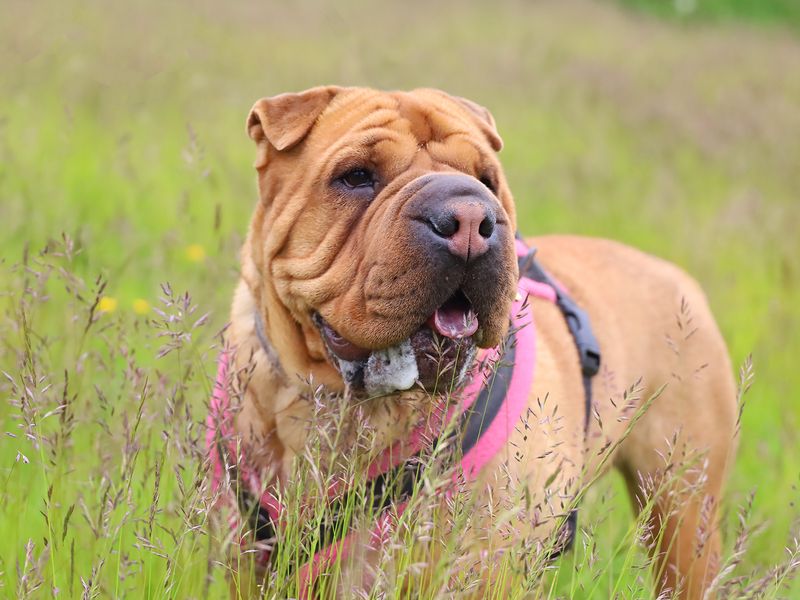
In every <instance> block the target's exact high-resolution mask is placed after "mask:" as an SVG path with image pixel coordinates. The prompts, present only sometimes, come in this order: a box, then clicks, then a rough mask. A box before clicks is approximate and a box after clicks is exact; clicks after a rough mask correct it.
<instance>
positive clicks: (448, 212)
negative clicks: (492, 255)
mask: <svg viewBox="0 0 800 600" xmlns="http://www.w3.org/2000/svg"><path fill="white" fill-rule="evenodd" d="M496 223H497V218H496V216H495V214H494V211H492V210H491V209H490V208H489V207H487V206H486V205H485V204H484V203H482V202H471V201H468V200H457V199H454V200H451V201H450V202H447V203H445V204H444V205H443V206H442V207H441V208H440V209H439V210H438V211H437V212H434V213H433V214H431V215H429V216H428V226H429V227H430V228H431V230H432V231H433V233H435V234H436V235H437V236H439V237H440V238H443V239H444V240H447V247H448V249H449V251H450V253H451V254H453V255H455V256H457V257H459V258H462V259H464V260H471V259H474V258H477V257H479V256H481V255H483V254H485V253H486V251H487V250H488V249H489V239H490V238H491V237H492V234H493V233H494V227H495V224H496Z"/></svg>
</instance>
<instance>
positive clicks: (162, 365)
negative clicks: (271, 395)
mask: <svg viewBox="0 0 800 600" xmlns="http://www.w3.org/2000/svg"><path fill="white" fill-rule="evenodd" d="M666 4H669V3H666ZM701 6H702V7H708V8H703V9H702V10H709V11H710V10H712V8H711V7H713V6H716V5H715V4H713V3H703V2H700V3H698V7H701ZM730 6H733V4H731V5H730ZM738 6H742V7H744V6H745V4H741V5H738ZM748 6H749V5H748ZM752 6H755V4H753V5H752ZM764 6H766V5H764ZM764 6H762V5H761V4H759V7H760V8H759V11H761V14H766V12H767V11H768V10H771V9H767V8H765V7H764ZM770 6H774V7H777V6H781V5H780V4H779V3H772V4H770ZM785 6H786V15H788V17H787V18H788V19H789V21H790V22H791V20H792V19H796V18H797V16H796V15H797V13H796V11H795V12H792V11H793V10H794V9H793V8H791V7H792V6H794V5H793V4H789V3H788V2H787V3H786V5H785ZM774 10H775V11H777V9H774ZM700 11H701V9H700V8H698V12H700ZM744 14H746V13H744ZM775 14H777V12H776V13H775ZM792 15H794V16H792ZM748 19H750V17H747V18H745V19H744V20H743V21H740V22H739V24H738V25H736V27H735V28H732V27H729V26H728V25H727V24H725V23H722V24H719V25H716V26H714V27H710V26H709V27H703V28H691V29H687V28H682V27H678V26H676V25H674V24H671V23H670V22H665V23H660V22H657V21H653V20H644V19H641V18H639V17H636V16H631V15H630V14H629V13H626V12H622V11H621V10H619V9H618V8H616V7H615V6H613V5H610V4H585V3H577V2H569V3H559V4H557V5H556V4H553V5H542V4H539V3H524V2H509V3H503V4H501V5H497V6H492V7H491V8H490V7H489V6H488V5H482V4H478V3H475V4H461V3H459V4H456V3H446V4H441V5H438V4H437V5H432V4H430V3H429V4H427V5H419V6H417V5H413V6H412V7H411V8H408V7H400V6H399V5H398V6H393V5H386V6H383V7H380V8H378V7H375V6H374V5H370V7H369V9H365V8H364V7H361V8H359V7H356V5H355V3H352V4H351V3H345V4H337V5H336V7H333V6H325V5H323V4H322V3H318V2H316V1H312V2H308V3H303V4H301V5H298V6H297V7H290V6H288V5H286V6H278V5H276V6H275V7H272V8H263V7H261V6H260V5H257V4H252V5H250V4H240V5H237V6H236V7H233V8H227V9H223V8H221V7H219V6H216V5H213V4H212V3H197V4H192V5H188V4H187V5H174V4H172V5H162V3H154V2H143V3H135V4H131V5H119V6H114V7H113V8H103V9H101V7H99V6H93V5H91V4H80V5H79V4H77V3H75V4H74V5H72V3H69V5H67V4H64V3H55V2H44V3H38V4H35V3H27V4H24V3H15V4H8V5H6V6H4V7H3V9H2V17H0V92H1V93H0V98H2V100H1V101H0V218H1V219H2V235H0V282H2V289H1V290H0V293H1V294H2V297H1V299H0V369H1V370H2V371H3V373H4V374H7V376H5V375H3V374H0V396H2V398H3V400H4V402H3V403H2V404H0V422H2V431H0V433H2V435H3V438H2V442H0V531H2V532H3V535H2V541H0V596H6V597H17V596H27V595H30V596H32V597H49V596H50V595H51V590H52V588H58V589H59V590H60V594H61V597H78V596H80V595H81V593H82V591H83V590H84V587H86V588H87V589H89V590H90V592H91V591H94V592H96V593H97V594H99V596H100V597H130V598H140V597H147V598H162V597H170V598H173V597H174V598H186V597H195V598H196V597H211V598H214V597H219V596H221V595H222V594H224V593H225V592H226V591H227V584H226V582H225V578H224V567H223V566H221V564H220V562H219V561H222V560H223V558H222V557H221V556H220V550H219V540H216V539H215V534H213V533H210V530H209V528H208V526H207V518H206V517H207V508H208V502H209V498H208V494H207V490H206V489H205V488H204V487H203V486H202V485H200V486H199V487H197V486H195V483H196V482H199V481H201V480H202V477H201V474H202V443H201V441H202V437H203V433H204V429H203V426H202V421H203V419H204V417H205V411H206V403H207V398H208V396H209V391H210V388H211V379H210V378H211V375H212V374H213V372H214V369H215V356H216V349H215V347H214V344H215V341H216V340H217V337H216V334H217V333H218V332H219V331H220V330H221V329H222V327H223V326H224V324H225V322H226V319H227V309H228V305H229V301H230V296H231V293H232V290H233V287H234V285H235V282H236V279H237V251H238V247H239V245H240V244H241V241H242V238H243V235H244V232H245V231H246V225H247V220H248V217H249V214H250V211H251V210H252V207H253V205H254V202H255V200H256V193H255V183H254V173H253V170H252V168H251V163H252V160H253V156H254V154H253V148H252V147H251V142H250V140H249V139H247V137H246V135H245V134H244V118H245V116H246V113H247V110H248V109H249V107H250V105H251V104H252V102H253V101H254V100H255V99H257V98H258V97H260V96H264V95H269V94H274V93H278V92H282V91H286V90H297V89H301V88H304V87H307V86H311V85H315V84H319V83H325V82H336V83H342V84H365V85H372V86H376V87H384V88H410V87H417V86H435V87H441V88H443V89H446V90H448V91H451V92H453V93H457V94H461V95H464V96H467V97H470V98H472V99H474V100H476V101H478V102H481V103H482V104H484V105H486V106H488V107H489V108H490V109H491V110H492V111H493V113H494V114H495V117H496V118H497V122H498V125H499V129H500V132H501V134H502V135H503V138H504V141H505V148H504V150H503V152H502V154H501V158H502V160H503V163H504V165H505V167H506V170H507V174H508V177H509V180H510V183H511V187H512V190H513V191H514V193H515V197H516V199H517V203H518V205H519V217H520V227H521V229H522V231H523V232H524V233H526V234H535V233H547V232H557V231H558V232H563V231H568V232H576V233H584V234H590V235H600V236H606V237H612V238H615V239H619V240H622V241H625V242H628V243H631V244H634V245H636V246H638V247H641V248H643V249H645V250H647V251H650V252H653V253H656V254H659V255H661V256H663V257H665V258H668V259H670V260H672V261H674V262H677V263H678V264H680V265H681V266H683V267H684V268H686V269H687V270H688V271H689V272H691V273H693V274H694V275H695V276H696V277H697V278H698V280H700V281H701V283H702V284H703V286H704V288H705V289H706V290H707V292H708V295H709V298H710V301H711V305H712V308H713V309H714V312H715V314H716V315H717V317H718V320H719V322H720V325H721V327H722V329H723V333H724V335H725V337H726V340H727V341H728V344H729V346H730V349H731V353H732V356H733V360H734V362H735V363H736V364H741V363H742V362H743V361H744V360H745V358H746V357H747V356H748V355H749V354H752V355H753V362H754V365H755V373H756V377H755V383H754V385H753V388H752V390H751V391H750V393H749V394H748V396H747V406H746V409H745V413H744V417H743V423H742V438H741V444H740V451H739V456H738V459H737V462H736V466H735V469H734V473H733V476H732V478H731V481H730V484H729V486H728V495H727V498H726V499H725V507H726V511H727V512H726V519H725V529H726V533H727V534H728V535H727V537H726V544H727V548H728V553H729V554H730V552H731V551H732V548H733V545H734V541H735V540H734V538H735V536H736V521H737V520H736V511H737V507H739V506H741V505H743V504H745V503H746V502H747V498H748V496H749V494H750V493H751V492H753V493H754V494H755V496H754V499H753V504H752V511H751V514H750V517H749V521H748V522H749V523H751V524H763V528H762V529H761V531H760V533H759V534H758V535H755V534H753V535H750V536H748V542H749V547H748V550H747V552H746V553H745V554H744V556H743V558H742V560H741V563H740V564H739V565H738V566H737V568H736V570H735V572H734V575H735V576H741V577H743V578H744V579H743V581H744V582H746V583H747V582H749V583H752V582H755V581H757V577H758V576H759V575H762V574H764V573H765V572H766V571H767V569H768V568H769V567H770V565H774V564H777V563H779V562H781V561H783V560H784V555H785V552H784V548H785V547H786V546H791V545H792V537H793V536H796V535H797V533H798V515H799V514H800V513H799V511H798V510H797V508H796V506H795V504H794V503H796V502H797V500H798V499H800V498H798V496H800V492H798V489H797V486H798V484H800V459H798V457H800V441H798V434H797V431H798V429H799V428H800V408H798V405H797V403H796V402H795V398H796V397H797V393H798V392H797V390H800V370H798V369H797V367H796V364H795V363H796V360H797V356H799V355H800V312H798V310H797V306H798V305H799V303H800V244H799V243H798V241H797V231H798V227H800V202H798V192H797V190H800V169H798V157H800V43H798V42H796V41H795V40H793V39H792V38H790V37H788V36H783V35H782V34H772V33H770V31H769V30H763V29H759V30H749V29H748V28H747V27H746V25H744V24H743V23H745V22H746V21H747V20H748ZM752 20H758V18H757V16H753V19H752ZM62 232H63V233H65V234H66V235H67V236H68V240H69V242H68V243H66V242H64V240H63V239H62ZM193 244H198V245H200V246H201V247H202V248H203V249H204V252H205V259H204V260H201V261H196V260H191V259H190V257H189V256H188V255H187V248H188V247H189V246H191V245H193ZM70 247H71V248H72V249H71V250H69V248H70ZM44 249H47V251H46V253H45V254H42V251H43V250H44ZM163 282H169V283H170V284H171V286H172V289H173V290H175V294H174V295H175V296H177V295H178V294H180V293H182V292H183V291H184V290H188V291H189V292H190V294H191V301H192V304H193V305H196V306H197V309H196V310H195V311H194V312H193V313H192V315H191V316H187V315H186V314H185V313H186V311H185V310H184V309H182V308H180V306H179V303H177V300H174V301H171V303H169V306H166V307H165V304H164V303H163V302H162V301H161V300H160V299H159V298H160V297H164V296H165V293H164V292H163V291H162V289H161V288H160V284H161V283H163ZM101 296H105V297H111V298H114V299H115V300H116V301H117V308H116V310H115V311H114V312H108V313H98V312H97V311H96V310H95V311H93V310H92V305H93V303H94V301H95V299H96V298H99V297H101ZM137 299H139V300H145V301H146V302H147V303H148V304H149V305H150V307H151V310H150V312H149V313H148V314H146V315H138V314H136V313H135V312H134V311H133V303H134V302H135V301H136V300H137ZM153 308H159V309H161V310H164V311H166V313H167V314H166V315H165V316H162V315H159V314H157V313H155V312H154V311H153ZM206 312H209V313H210V317H209V321H208V322H207V323H206V324H205V325H201V326H198V327H196V328H193V323H194V322H195V321H196V320H197V319H198V318H199V317H200V315H202V314H204V313H206ZM170 315H172V317H173V318H172V319H170V318H169V317H170ZM87 323H91V325H90V326H89V327H88V329H87V328H86V325H87ZM165 332H166V333H169V335H167V336H163V335H160V334H164V333H165ZM181 333H191V337H190V338H188V337H186V336H185V335H184V336H182V335H181ZM170 341H171V343H173V344H174V345H175V349H174V350H173V351H172V352H170V353H169V354H167V355H166V356H164V357H163V358H156V355H157V354H158V351H159V348H161V347H162V346H163V345H164V344H165V343H168V342H170ZM137 415H140V417H138V418H137ZM137 423H138V425H137ZM6 432H7V433H6ZM631 522H632V521H631V516H630V510H629V508H628V502H627V499H626V498H624V493H623V486H622V484H621V482H620V481H619V480H617V479H616V478H614V477H610V478H607V479H605V480H603V481H602V482H601V483H600V484H599V485H598V486H596V487H594V488H592V490H590V492H589V494H588V496H587V498H586V500H585V501H584V503H583V506H582V509H581V525H582V526H583V527H585V528H587V532H591V535H587V536H583V537H582V538H581V540H580V543H579V544H578V547H577V550H576V551H575V552H574V553H572V554H568V555H567V556H566V557H565V558H563V559H562V560H561V561H560V562H559V569H558V571H557V574H556V575H551V576H549V577H550V578H549V579H546V580H545V583H543V584H542V585H549V584H552V585H553V591H552V593H551V596H553V597H557V596H562V597H563V596H574V597H587V598H588V597H592V598H607V597H610V596H611V594H612V592H613V591H614V590H615V589H616V590H617V591H618V592H620V593H621V594H622V596H623V597H640V596H642V595H645V596H646V595H647V592H645V591H643V590H647V589H649V587H648V585H649V584H648V581H647V575H646V572H643V571H642V570H641V569H636V568H633V567H632V566H631V565H636V564H640V563H641V562H642V560H643V556H644V553H643V552H642V551H641V550H640V549H639V548H638V547H637V546H636V545H634V544H632V543H631V542H632V540H633V539H634V538H635V531H634V530H633V529H632V527H631ZM584 540H585V545H584ZM26 547H27V548H29V551H27V553H26ZM593 547H596V556H597V558H596V562H594V563H593V564H594V565H595V566H594V567H593V568H589V566H588V565H587V561H588V560H589V558H590V557H593V556H594V555H593V554H592V552H593V550H592V548H593ZM574 566H577V567H579V568H577V570H576V569H575V568H574ZM598 569H599V572H601V573H602V575H598ZM754 573H755V574H754ZM595 577H600V578H599V579H595ZM746 583H745V584H743V585H746ZM793 585H794V587H793V588H791V591H790V590H786V589H784V590H783V591H782V592H780V593H778V594H777V595H778V596H779V597H792V596H793V595H795V596H796V595H797V594H800V588H798V584H797V583H795V584H793ZM37 586H38V591H33V590H34V589H35V588H36V587H37ZM626 590H633V591H626ZM636 590H638V591H636ZM540 591H541V592H542V594H546V593H547V590H545V589H542V590H540ZM742 593H743V592H742ZM734 595H735V594H734Z"/></svg>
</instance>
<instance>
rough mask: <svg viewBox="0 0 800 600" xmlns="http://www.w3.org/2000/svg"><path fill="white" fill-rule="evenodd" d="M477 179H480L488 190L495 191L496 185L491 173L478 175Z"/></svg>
mask: <svg viewBox="0 0 800 600" xmlns="http://www.w3.org/2000/svg"><path fill="white" fill-rule="evenodd" d="M478 181H480V182H481V183H482V184H483V185H485V186H486V187H487V188H489V191H490V192H492V193H493V194H496V193H497V186H496V185H495V183H494V180H493V179H492V176H491V175H488V174H484V175H481V176H480V177H478Z"/></svg>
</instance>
